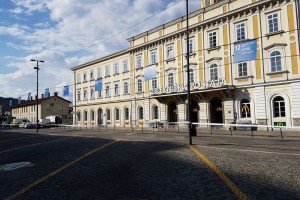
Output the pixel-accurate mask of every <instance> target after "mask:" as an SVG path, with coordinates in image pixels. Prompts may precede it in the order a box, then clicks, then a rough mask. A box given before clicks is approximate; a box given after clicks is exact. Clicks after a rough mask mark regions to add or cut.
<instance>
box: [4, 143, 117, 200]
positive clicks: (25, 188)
mask: <svg viewBox="0 0 300 200" xmlns="http://www.w3.org/2000/svg"><path fill="white" fill-rule="evenodd" d="M118 141H119V140H115V141H113V142H110V143H107V144H105V145H102V146H100V147H98V148H96V149H94V150H92V151H90V152H88V153H86V154H84V155H83V156H81V157H79V158H77V159H76V160H73V161H72V162H69V163H68V164H66V165H64V166H62V167H61V168H59V169H57V170H55V171H54V172H51V173H49V174H48V175H46V176H44V177H43V178H40V179H38V180H36V181H35V182H33V183H31V184H29V185H27V186H26V187H24V188H23V189H21V190H20V191H18V192H16V193H15V194H13V195H11V196H9V197H7V198H6V199H5V200H12V199H16V198H18V197H19V196H20V195H21V194H23V193H25V192H26V191H28V190H30V189H32V188H33V187H35V186H37V185H38V184H40V183H42V182H44V181H45V180H47V179H49V178H51V177H52V176H55V175H56V174H58V173H60V172H62V171H63V170H65V169H66V168H68V167H70V166H72V165H74V164H75V163H77V162H79V161H81V160H83V159H84V158H86V157H88V156H89V155H91V154H93V153H95V152H97V151H99V150H101V149H103V148H105V147H107V146H109V145H111V144H113V143H116V142H118Z"/></svg>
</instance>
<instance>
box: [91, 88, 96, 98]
mask: <svg viewBox="0 0 300 200" xmlns="http://www.w3.org/2000/svg"><path fill="white" fill-rule="evenodd" d="M94 98H95V95H94V89H91V99H94Z"/></svg>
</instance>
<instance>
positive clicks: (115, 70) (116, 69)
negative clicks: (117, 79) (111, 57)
mask: <svg viewBox="0 0 300 200" xmlns="http://www.w3.org/2000/svg"><path fill="white" fill-rule="evenodd" d="M114 74H119V64H118V63H114Z"/></svg>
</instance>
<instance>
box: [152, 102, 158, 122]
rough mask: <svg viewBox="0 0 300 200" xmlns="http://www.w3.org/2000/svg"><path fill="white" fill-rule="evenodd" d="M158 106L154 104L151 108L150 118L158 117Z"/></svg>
mask: <svg viewBox="0 0 300 200" xmlns="http://www.w3.org/2000/svg"><path fill="white" fill-rule="evenodd" d="M158 118H159V116H158V106H157V105H154V106H153V108H152V119H158Z"/></svg>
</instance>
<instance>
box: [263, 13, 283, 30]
mask: <svg viewBox="0 0 300 200" xmlns="http://www.w3.org/2000/svg"><path fill="white" fill-rule="evenodd" d="M274 14H277V20H278V21H277V23H278V30H272V31H270V21H269V16H272V15H274ZM273 23H274V22H273ZM266 24H267V27H266V28H267V33H268V34H270V33H276V32H278V31H280V30H281V20H280V12H279V11H275V12H271V13H268V14H266ZM273 29H274V27H273Z"/></svg>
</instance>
